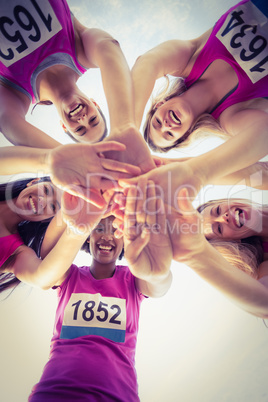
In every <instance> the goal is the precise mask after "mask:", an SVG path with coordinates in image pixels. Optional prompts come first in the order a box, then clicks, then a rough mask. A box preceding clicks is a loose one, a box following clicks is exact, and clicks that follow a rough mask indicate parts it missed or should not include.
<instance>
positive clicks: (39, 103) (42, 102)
mask: <svg viewBox="0 0 268 402" xmlns="http://www.w3.org/2000/svg"><path fill="white" fill-rule="evenodd" d="M38 105H46V106H48V105H53V102H51V101H49V100H47V101H40V102H37V103H36V104H35V105H34V107H33V108H32V111H31V114H32V113H33V111H34V109H35V108H36V106H38ZM98 111H99V113H100V115H101V117H102V119H103V122H104V131H103V134H102V137H101V139H100V140H99V141H102V140H104V138H106V137H107V134H108V128H107V122H106V118H105V116H104V113H103V111H102V110H101V109H100V108H98ZM65 134H67V135H68V137H70V138H71V140H72V141H74V142H77V143H80V141H78V140H77V139H76V138H75V137H74V136H73V135H72V134H71V133H70V131H68V130H67V131H65Z"/></svg>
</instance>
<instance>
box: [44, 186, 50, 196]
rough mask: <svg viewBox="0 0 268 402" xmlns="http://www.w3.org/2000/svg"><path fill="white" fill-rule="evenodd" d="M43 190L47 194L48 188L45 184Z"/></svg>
mask: <svg viewBox="0 0 268 402" xmlns="http://www.w3.org/2000/svg"><path fill="white" fill-rule="evenodd" d="M44 192H45V194H46V195H48V194H49V188H48V187H47V186H44Z"/></svg>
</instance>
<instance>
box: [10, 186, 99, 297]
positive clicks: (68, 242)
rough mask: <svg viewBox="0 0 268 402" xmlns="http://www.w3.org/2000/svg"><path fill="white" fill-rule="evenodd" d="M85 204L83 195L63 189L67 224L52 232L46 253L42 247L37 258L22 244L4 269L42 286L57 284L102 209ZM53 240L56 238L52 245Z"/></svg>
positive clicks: (97, 219)
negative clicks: (6, 268) (72, 193)
mask: <svg viewBox="0 0 268 402" xmlns="http://www.w3.org/2000/svg"><path fill="white" fill-rule="evenodd" d="M88 205H89V204H88V203H86V202H85V201H83V200H82V199H80V198H77V197H74V196H72V195H70V194H68V193H64V195H63V199H62V208H63V219H64V220H65V221H66V222H67V226H66V225H65V226H64V227H61V228H60V230H59V231H58V232H57V233H56V234H55V233H54V234H53V236H54V237H53V236H52V237H51V238H50V244H46V250H45V253H44V249H43V248H42V253H43V254H47V255H46V256H45V257H44V259H43V260H40V259H39V258H38V257H37V256H36V254H35V253H34V251H33V250H31V249H30V248H29V247H26V246H21V247H20V250H18V251H19V253H18V254H17V256H16V259H15V262H14V263H13V265H12V266H11V267H9V268H8V270H6V272H12V273H13V274H14V275H15V276H16V277H17V278H18V279H20V280H21V281H22V282H25V283H28V284H30V285H32V286H37V287H41V288H43V289H49V288H50V287H52V286H57V285H60V284H61V283H62V282H63V280H64V279H65V277H66V276H67V275H68V270H69V267H70V265H71V264H72V262H73V260H74V258H75V256H76V254H77V253H78V251H79V250H80V248H81V246H82V245H83V243H84V241H85V240H86V239H87V238H88V235H89V233H90V232H91V230H92V228H93V227H94V226H95V224H96V223H98V221H99V220H100V219H101V217H102V215H103V213H104V211H105V210H104V209H102V210H99V209H97V208H94V207H93V206H91V207H90V211H89V210H88ZM81 227H82V228H83V230H82V231H81V230H80V228H81ZM53 242H56V244H55V246H54V247H53Z"/></svg>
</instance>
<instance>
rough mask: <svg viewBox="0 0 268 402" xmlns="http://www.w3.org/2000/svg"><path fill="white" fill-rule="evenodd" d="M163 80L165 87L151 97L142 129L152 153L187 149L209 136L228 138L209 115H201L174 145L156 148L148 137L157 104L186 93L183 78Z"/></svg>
mask: <svg viewBox="0 0 268 402" xmlns="http://www.w3.org/2000/svg"><path fill="white" fill-rule="evenodd" d="M165 78H166V85H165V86H164V87H163V88H162V89H160V92H158V93H157V94H156V96H152V97H151V102H152V104H151V107H150V109H149V112H148V113H147V116H146V120H145V123H144V127H143V131H144V139H145V141H146V142H147V143H148V145H149V146H150V148H151V149H152V150H153V151H155V152H168V151H170V150H171V149H173V148H178V147H180V148H182V147H187V146H189V145H190V144H191V143H192V142H194V141H195V140H196V139H197V138H199V139H201V138H206V137H210V136H211V135H214V136H217V137H220V138H223V139H225V140H226V139H227V138H229V135H228V134H227V133H226V132H225V131H223V130H222V128H221V127H220V125H219V123H218V122H217V120H215V119H214V118H213V117H212V116H211V115H210V114H209V113H203V114H202V115H200V116H199V117H198V118H197V119H196V120H195V121H194V122H193V124H192V125H191V127H190V128H189V130H188V131H187V132H186V133H184V135H183V136H182V137H181V138H179V139H177V140H176V141H175V142H174V144H172V145H170V146H168V147H158V146H157V145H156V144H154V142H153V141H152V139H151V137H150V124H151V121H152V118H153V116H154V114H155V112H156V110H157V104H158V103H159V102H161V101H168V100H169V99H172V98H174V97H175V96H179V95H181V94H182V93H184V92H185V91H187V88H186V85H185V80H184V78H181V77H179V78H177V79H176V80H173V81H170V80H169V78H168V77H167V76H165Z"/></svg>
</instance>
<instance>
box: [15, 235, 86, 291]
mask: <svg viewBox="0 0 268 402" xmlns="http://www.w3.org/2000/svg"><path fill="white" fill-rule="evenodd" d="M87 236H88V233H87V234H84V235H78V234H74V233H73V232H72V231H71V230H70V229H69V228H66V230H65V231H64V233H63V234H62V236H61V237H60V239H59V240H58V242H57V244H56V245H55V247H54V248H53V249H52V250H51V251H50V252H49V253H48V255H47V256H46V257H45V258H44V259H43V260H41V262H40V263H38V265H37V264H35V263H33V264H32V263H31V261H29V260H26V261H25V263H24V264H23V268H22V264H21V262H23V261H22V260H21V261H18V263H17V262H16V264H17V265H18V264H19V266H18V267H17V269H16V268H15V270H14V271H13V273H14V274H15V275H16V276H17V278H18V279H20V280H21V281H22V282H25V283H28V284H30V285H32V286H36V287H40V288H42V289H49V288H51V287H52V286H54V285H59V284H60V283H61V282H62V281H63V280H64V275H65V274H66V272H67V271H68V269H69V267H70V265H71V264H72V262H73V260H74V258H75V257H76V254H77V253H78V251H79V250H80V248H81V246H82V245H83V243H84V241H85V240H86V238H87Z"/></svg>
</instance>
